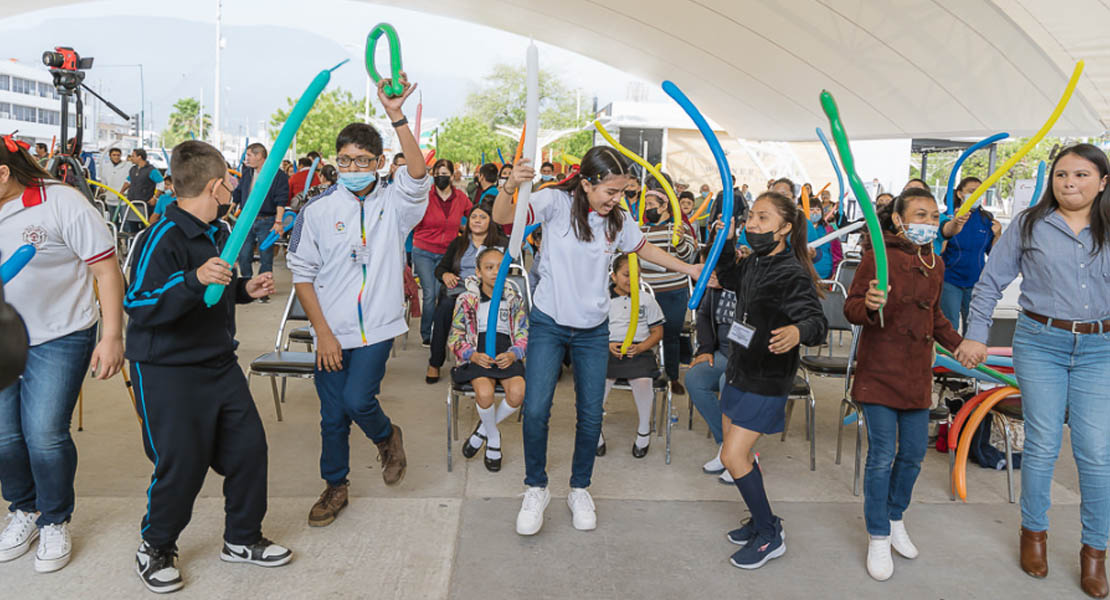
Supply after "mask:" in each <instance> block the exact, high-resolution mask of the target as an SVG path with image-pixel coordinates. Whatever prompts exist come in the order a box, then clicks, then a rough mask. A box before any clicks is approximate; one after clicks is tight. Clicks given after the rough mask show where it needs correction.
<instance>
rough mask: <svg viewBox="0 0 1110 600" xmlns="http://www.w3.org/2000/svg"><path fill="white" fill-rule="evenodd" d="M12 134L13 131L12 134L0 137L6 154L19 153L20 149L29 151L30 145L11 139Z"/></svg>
mask: <svg viewBox="0 0 1110 600" xmlns="http://www.w3.org/2000/svg"><path fill="white" fill-rule="evenodd" d="M14 133H15V132H14V131H13V132H12V133H9V134H7V135H5V136H0V137H3V138H4V146H5V147H6V148H7V149H8V152H19V149H20V148H22V149H24V150H30V149H31V144H28V143H27V142H24V141H23V140H17V139H15V138H13V137H12V135H13V134H14Z"/></svg>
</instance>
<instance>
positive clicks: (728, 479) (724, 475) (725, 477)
mask: <svg viewBox="0 0 1110 600" xmlns="http://www.w3.org/2000/svg"><path fill="white" fill-rule="evenodd" d="M717 481H719V482H720V483H723V484H725V485H732V483H733V481H734V480H733V478H732V475H730V474H729V472H728V469H725V470H724V471H721V476H720V477H718V478H717Z"/></svg>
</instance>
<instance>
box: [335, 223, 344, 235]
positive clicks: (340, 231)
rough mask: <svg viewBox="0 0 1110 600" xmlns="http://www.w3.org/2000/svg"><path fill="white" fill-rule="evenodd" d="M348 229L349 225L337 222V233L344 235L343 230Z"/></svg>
mask: <svg viewBox="0 0 1110 600" xmlns="http://www.w3.org/2000/svg"><path fill="white" fill-rule="evenodd" d="M346 228H347V225H346V224H344V223H343V221H336V222H335V230H336V231H337V232H339V233H342V232H343V230H344V229H346Z"/></svg>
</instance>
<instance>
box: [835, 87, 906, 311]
mask: <svg viewBox="0 0 1110 600" xmlns="http://www.w3.org/2000/svg"><path fill="white" fill-rule="evenodd" d="M821 108H822V109H823V110H824V111H825V116H826V117H828V119H829V129H830V130H831V131H832V136H833V141H834V142H835V143H836V149H837V151H838V152H839V153H840V160H841V162H843V163H844V173H845V174H846V175H847V176H848V183H849V184H850V185H851V186H852V192H853V193H854V194H855V195H856V200H857V201H858V202H859V205H860V208H861V209H863V217H864V219H865V220H866V221H867V233H868V237H870V238H871V249H872V251H873V253H874V255H875V279H876V280H878V284H879V285H878V288H879V289H880V290H888V289H890V287H889V286H888V285H887V281H888V276H889V273H888V272H887V260H886V243H885V242H884V241H883V230H882V227H881V226H880V225H879V218H878V216H877V215H876V214H875V205H874V204H872V203H871V196H869V195H868V194H867V188H865V187H864V186H863V181H862V180H861V179H860V178H859V174H858V173H856V161H855V158H853V157H852V147H851V146H850V145H849V144H848V133H847V132H845V131H844V124H843V123H842V122H841V121H840V109H839V108H837V106H836V100H835V99H834V98H833V97H832V94H830V93H829V91H828V90H822V91H821ZM879 326H880V327H882V326H884V323H883V309H882V308H880V309H879Z"/></svg>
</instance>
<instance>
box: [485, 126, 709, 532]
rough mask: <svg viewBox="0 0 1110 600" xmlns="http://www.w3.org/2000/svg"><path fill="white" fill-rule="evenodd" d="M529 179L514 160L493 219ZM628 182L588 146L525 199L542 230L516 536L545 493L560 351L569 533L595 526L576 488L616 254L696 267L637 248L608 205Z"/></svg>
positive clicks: (622, 216) (539, 516)
mask: <svg viewBox="0 0 1110 600" xmlns="http://www.w3.org/2000/svg"><path fill="white" fill-rule="evenodd" d="M534 177H535V170H534V169H533V168H532V165H531V161H529V160H527V159H525V160H521V161H518V162H517V163H516V165H515V166H514V167H513V172H512V175H511V177H510V179H509V182H508V183H507V184H505V185H504V186H502V187H501V190H500V191H499V192H498V195H497V200H496V202H495V203H494V208H493V220H494V221H496V222H498V223H509V222H511V221H512V219H513V193H514V192H515V191H516V189H517V186H518V185H520V184H521V183H523V182H525V181H531V180H532V179H533V178H534ZM628 178H629V170H628V165H627V164H626V163H625V161H624V159H623V158H622V157H621V155H620V154H619V153H618V152H617V151H616V150H614V149H612V148H610V147H608V146H596V147H594V148H590V150H589V151H587V152H586V154H585V156H583V157H582V164H581V169H580V170H579V172H578V173H577V174H576V175H574V176H573V177H570V178H568V179H566V180H565V181H563V182H562V183H560V184H558V185H554V186H550V187H546V188H544V189H542V190H540V191H538V192H536V193H534V194H532V198H531V203H530V204H531V206H530V207H529V209H528V223H530V224H531V223H542V224H543V242H542V244H543V245H542V248H541V252H540V260H539V266H538V271H539V274H540V283H539V285H538V286H537V288H536V294H535V305H534V307H533V309H532V313H531V315H530V316H529V326H530V329H529V337H528V362H527V364H526V365H525V375H524V378H525V382H526V389H525V393H524V461H525V470H526V476H525V478H524V483H525V485H526V486H528V488H527V490H526V491H525V493H524V501H523V502H522V504H521V509H520V513H519V514H518V515H517V521H516V530H517V533H519V534H520V535H533V534H535V533H537V532H538V531H539V530H540V527H541V526H542V525H543V513H544V510H545V509H546V508H547V505H548V503H549V502H550V500H551V494H550V493H549V492H548V490H547V471H546V466H547V429H548V421H549V419H550V418H551V401H552V399H553V397H554V395H555V384H556V382H557V380H558V378H559V371H560V369H561V367H562V360H563V356H564V355H565V354H568V353H569V355H570V357H571V361H572V363H573V366H574V388H575V395H576V407H577V412H578V424H577V429H576V434H575V439H574V459H573V463H572V467H571V472H572V474H571V478H570V487H571V491H570V495H569V496H568V498H567V504H568V506H569V507H570V510H571V512H572V513H573V515H574V527H575V528H576V529H579V530H591V529H594V528H595V527H596V526H597V515H596V512H595V508H594V503H593V499H592V498H591V497H590V494H589V492H587V491H586V488H587V487H589V485H590V477H591V475H592V473H593V466H594V458H595V452H596V449H597V440H598V437H599V436H600V435H601V413H602V403H603V400H604V397H605V375H606V368H607V365H608V355H609V325H608V316H609V285H608V274H609V263H610V262H611V261H612V260H613V258H614V257H615V256H616V255H617V254H620V253H622V252H623V253H626V252H639V255H640V257H642V258H643V259H644V260H648V261H651V262H653V263H655V264H657V265H660V266H662V267H664V268H666V269H669V270H673V271H677V272H680V273H685V274H688V275H690V276H691V277H697V276H698V274H699V269H698V267H697V266H695V265H689V264H686V263H684V262H682V261H680V260H678V259H676V258H674V257H672V256H670V255H669V254H667V253H666V252H665V251H664V250H661V249H659V248H656V247H655V246H652V245H651V244H645V242H644V235H643V233H641V232H640V229H639V227H637V225H636V222H635V221H634V220H633V219H632V218H630V217H628V215H627V214H626V213H625V212H624V211H623V210H620V209H618V208H617V207H618V204H619V202H620V198H621V194H622V193H623V191H624V188H625V186H626V185H627V183H628Z"/></svg>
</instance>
